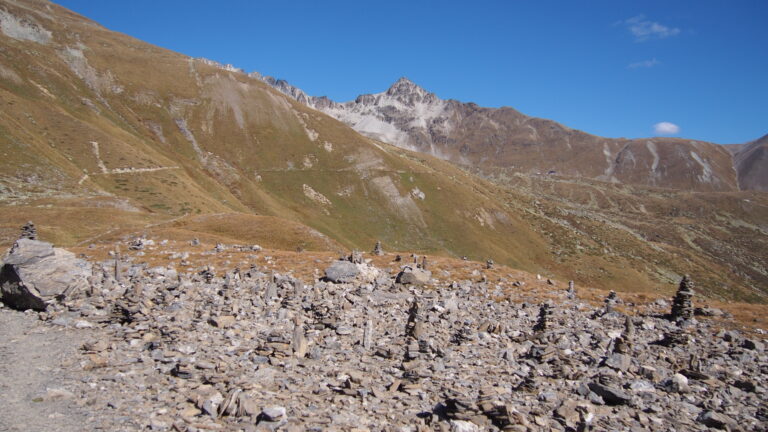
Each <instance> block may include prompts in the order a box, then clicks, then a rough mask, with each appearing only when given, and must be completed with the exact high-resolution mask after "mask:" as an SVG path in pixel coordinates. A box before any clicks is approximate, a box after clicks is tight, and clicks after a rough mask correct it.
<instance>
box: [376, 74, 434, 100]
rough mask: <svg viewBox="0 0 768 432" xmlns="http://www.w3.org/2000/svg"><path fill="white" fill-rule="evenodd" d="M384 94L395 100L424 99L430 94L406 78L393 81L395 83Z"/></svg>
mask: <svg viewBox="0 0 768 432" xmlns="http://www.w3.org/2000/svg"><path fill="white" fill-rule="evenodd" d="M386 94H387V95H388V96H394V97H396V98H407V99H413V98H414V97H417V98H424V97H426V96H427V95H430V94H431V93H429V92H428V91H426V90H424V89H423V88H422V87H420V86H418V85H417V84H416V83H414V82H413V81H411V80H409V79H408V78H406V77H402V78H400V79H398V80H397V81H395V83H394V84H392V85H391V86H390V87H389V88H388V89H387V92H386Z"/></svg>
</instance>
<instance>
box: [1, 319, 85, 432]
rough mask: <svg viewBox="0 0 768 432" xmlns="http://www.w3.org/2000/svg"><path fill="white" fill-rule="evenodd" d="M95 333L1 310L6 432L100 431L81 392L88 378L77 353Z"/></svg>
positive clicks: (2, 411) (3, 400)
mask: <svg viewBox="0 0 768 432" xmlns="http://www.w3.org/2000/svg"><path fill="white" fill-rule="evenodd" d="M89 333H90V331H87V330H75V329H66V328H63V327H50V326H46V325H44V324H43V323H41V322H40V321H39V319H38V318H37V316H36V315H34V314H30V315H27V314H24V313H22V312H17V311H13V310H9V309H8V308H5V307H2V308H0V431H3V432H5V431H14V432H15V431H24V432H32V431H63V432H69V431H85V430H98V429H99V428H98V426H97V424H96V423H99V422H100V421H98V419H97V418H96V415H95V414H94V412H95V410H93V409H91V408H89V407H87V406H86V399H85V398H83V397H82V396H81V395H80V390H79V389H78V387H80V388H82V386H83V382H82V380H83V378H85V374H84V373H83V371H82V369H81V368H80V366H79V364H78V363H77V362H78V360H79V358H78V357H79V356H78V354H77V350H78V348H79V347H80V346H82V344H83V343H84V342H85V340H86V338H88V337H89ZM89 412H90V413H89Z"/></svg>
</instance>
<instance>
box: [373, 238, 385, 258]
mask: <svg viewBox="0 0 768 432" xmlns="http://www.w3.org/2000/svg"><path fill="white" fill-rule="evenodd" d="M372 253H373V255H375V256H382V255H384V249H382V248H381V241H379V240H377V241H376V245H375V246H373V252H372Z"/></svg>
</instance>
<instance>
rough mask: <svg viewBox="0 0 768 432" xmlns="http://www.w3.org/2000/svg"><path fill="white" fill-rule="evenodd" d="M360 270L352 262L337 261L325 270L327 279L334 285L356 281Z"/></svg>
mask: <svg viewBox="0 0 768 432" xmlns="http://www.w3.org/2000/svg"><path fill="white" fill-rule="evenodd" d="M358 274H360V268H359V267H358V266H357V264H355V263H353V262H351V261H336V262H334V263H333V264H331V266H330V267H328V268H327V269H325V278H326V279H327V280H329V281H331V282H333V283H347V282H352V281H353V280H355V278H356V277H357V275H358Z"/></svg>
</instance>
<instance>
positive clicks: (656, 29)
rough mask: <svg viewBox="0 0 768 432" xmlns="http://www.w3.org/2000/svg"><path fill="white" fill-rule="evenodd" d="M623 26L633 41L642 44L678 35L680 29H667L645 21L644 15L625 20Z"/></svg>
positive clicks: (661, 25)
mask: <svg viewBox="0 0 768 432" xmlns="http://www.w3.org/2000/svg"><path fill="white" fill-rule="evenodd" d="M623 24H624V25H625V26H626V27H627V30H629V32H630V33H632V35H633V36H634V37H635V41H637V42H643V41H646V40H648V39H664V38H668V37H670V36H676V35H678V34H680V29H679V28H676V27H668V26H665V25H664V24H660V23H657V22H654V21H650V20H647V19H645V15H638V16H634V17H632V18H629V19H627V20H624V22H623Z"/></svg>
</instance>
